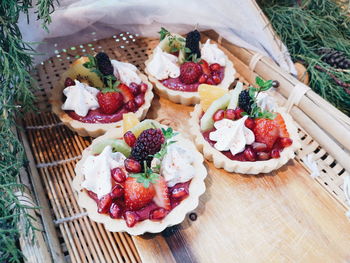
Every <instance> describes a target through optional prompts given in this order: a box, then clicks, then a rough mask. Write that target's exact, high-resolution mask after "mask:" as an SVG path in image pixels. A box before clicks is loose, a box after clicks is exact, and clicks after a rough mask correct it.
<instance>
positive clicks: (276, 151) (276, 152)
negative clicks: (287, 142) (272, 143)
mask: <svg viewBox="0 0 350 263" xmlns="http://www.w3.org/2000/svg"><path fill="white" fill-rule="evenodd" d="M280 156H281V155H280V150H279V149H277V148H275V149H272V151H271V157H272V158H274V159H278V158H280Z"/></svg>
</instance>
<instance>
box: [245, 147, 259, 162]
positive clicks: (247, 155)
mask: <svg viewBox="0 0 350 263" xmlns="http://www.w3.org/2000/svg"><path fill="white" fill-rule="evenodd" d="M243 154H244V157H245V158H246V159H247V160H248V161H250V162H254V161H255V160H256V153H255V152H254V151H253V149H252V148H251V147H247V148H246V149H245V150H244V152H243Z"/></svg>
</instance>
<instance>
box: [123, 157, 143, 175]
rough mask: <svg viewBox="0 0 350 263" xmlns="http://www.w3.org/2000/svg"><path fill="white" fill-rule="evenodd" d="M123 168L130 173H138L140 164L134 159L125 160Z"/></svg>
mask: <svg viewBox="0 0 350 263" xmlns="http://www.w3.org/2000/svg"><path fill="white" fill-rule="evenodd" d="M124 166H125V169H126V170H127V171H128V172H130V173H139V172H140V171H141V164H140V163H139V162H138V161H136V160H134V159H130V158H127V159H125V161H124Z"/></svg>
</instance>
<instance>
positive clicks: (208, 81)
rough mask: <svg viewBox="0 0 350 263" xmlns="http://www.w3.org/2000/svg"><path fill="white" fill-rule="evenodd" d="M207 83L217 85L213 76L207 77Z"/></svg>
mask: <svg viewBox="0 0 350 263" xmlns="http://www.w3.org/2000/svg"><path fill="white" fill-rule="evenodd" d="M207 84H209V85H215V82H214V80H213V78H212V77H208V79H207Z"/></svg>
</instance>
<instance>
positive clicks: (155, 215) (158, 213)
mask: <svg viewBox="0 0 350 263" xmlns="http://www.w3.org/2000/svg"><path fill="white" fill-rule="evenodd" d="M167 214H168V211H167V210H165V209H164V208H163V207H160V208H157V209H154V210H152V211H151V213H150V215H149V219H151V220H161V219H163V218H164V217H165V216H166V215H167Z"/></svg>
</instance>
